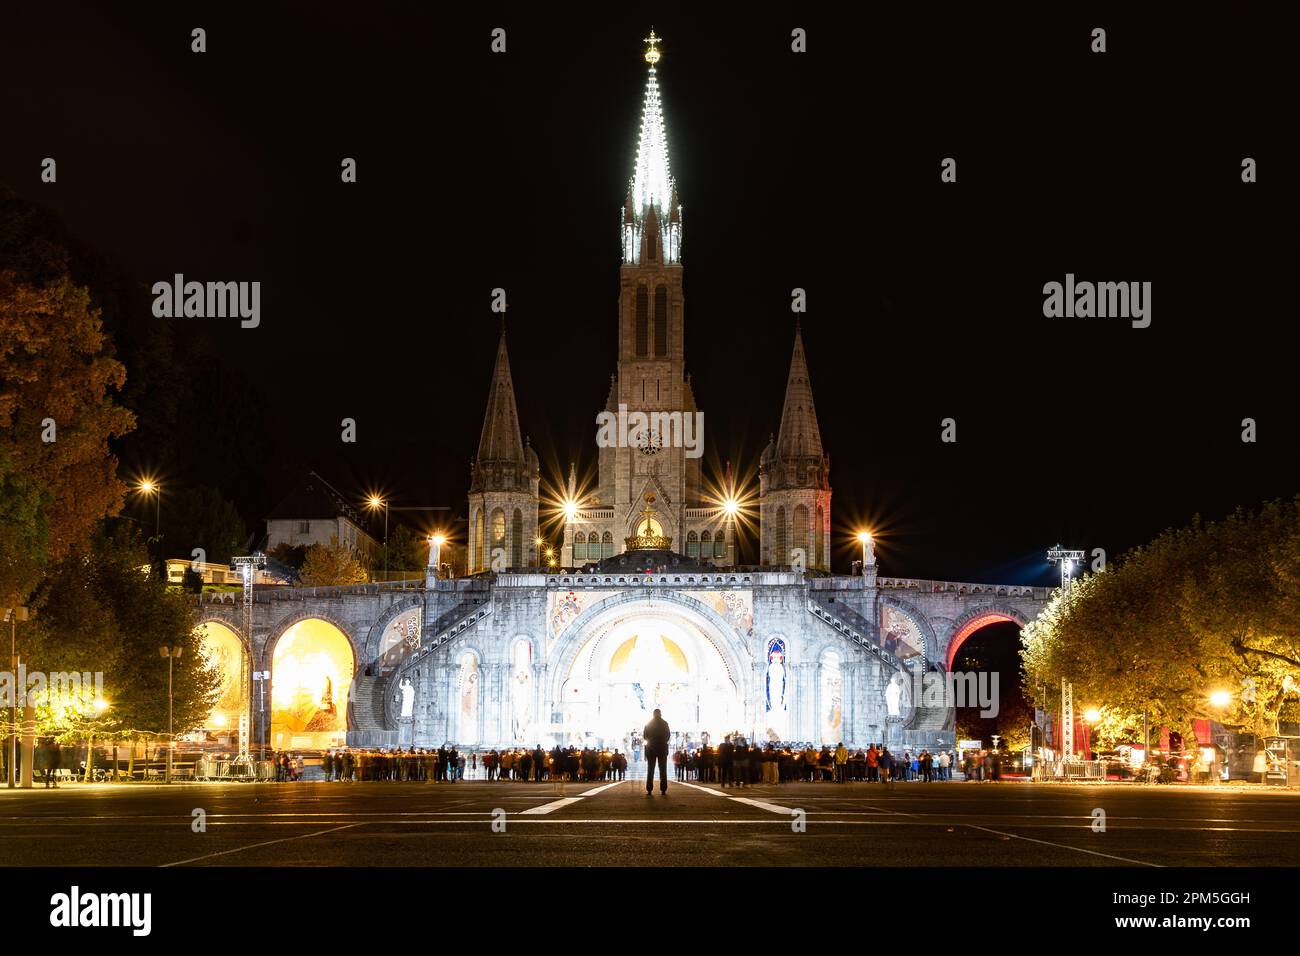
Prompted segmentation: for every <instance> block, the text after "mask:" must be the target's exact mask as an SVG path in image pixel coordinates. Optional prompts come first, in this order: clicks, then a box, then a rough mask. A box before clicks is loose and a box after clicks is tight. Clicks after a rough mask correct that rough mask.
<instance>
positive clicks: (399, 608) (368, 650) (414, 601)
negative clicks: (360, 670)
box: [357, 597, 424, 666]
mask: <svg viewBox="0 0 1300 956" xmlns="http://www.w3.org/2000/svg"><path fill="white" fill-rule="evenodd" d="M417 607H418V608H423V607H424V598H423V597H408V598H401V599H399V600H397V601H394V602H393V603H392V604H390V605H389V606H388V609H387V610H386V611H384V612H383V613H382V614H380V615H379V617H378V618H377V619H376V620H375V623H374V624H372V625H370V630H368V631H367V632H366V637H365V640H364V641H363V642H362V645H361V646H362V649H363V651H364V656H358V657H357V663H358V664H359V665H361V666H365V665H366V664H372V663H374V662H375V661H376V660H378V658H379V645H380V644H381V643H382V642H383V640H384V631H386V630H388V625H389V624H392V623H393V621H394V620H396V619H397V618H399V617H401V616H402V615H403V614H405V613H406V612H407V611H409V610H411V609H412V608H417ZM421 630H423V626H422V627H421Z"/></svg>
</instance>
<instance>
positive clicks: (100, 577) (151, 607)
mask: <svg viewBox="0 0 1300 956" xmlns="http://www.w3.org/2000/svg"><path fill="white" fill-rule="evenodd" d="M148 562H149V558H148V553H147V551H146V549H145V547H144V545H143V542H142V541H141V540H140V538H139V532H138V531H135V530H134V529H118V530H117V531H116V532H115V533H114V534H113V535H112V536H109V535H97V536H96V537H95V539H94V540H93V542H92V546H91V548H90V550H89V552H88V553H87V554H84V555H73V556H69V557H67V558H65V559H64V560H63V561H61V562H60V563H59V564H58V565H56V566H55V567H54V568H52V569H51V572H50V573H49V574H48V575H47V576H46V578H45V580H44V582H43V583H42V584H41V587H40V588H39V590H38V591H37V593H36V595H35V596H34V598H33V603H35V604H36V605H37V606H38V609H39V613H38V615H37V616H36V618H35V620H34V621H32V622H31V623H30V624H28V625H26V626H25V627H24V630H23V632H22V639H21V641H20V648H19V649H20V651H21V652H22V655H23V659H24V661H26V662H27V666H28V669H29V670H39V671H42V672H45V673H54V672H78V673H83V672H90V673H92V674H93V673H95V672H100V673H102V674H103V699H104V700H106V701H107V702H108V707H107V708H106V709H104V710H103V711H102V712H97V711H95V710H94V707H93V705H94V699H93V697H91V696H89V695H87V697H86V698H85V699H84V700H83V701H81V702H80V706H69V705H68V702H63V704H62V705H61V706H58V707H54V708H45V709H44V710H43V711H42V717H43V722H44V723H45V726H44V727H43V728H42V731H43V732H50V733H57V734H59V735H61V736H63V737H65V738H69V739H75V738H77V737H80V736H84V735H85V732H86V730H87V729H88V728H89V727H94V728H95V736H96V737H100V738H103V737H110V736H117V737H136V736H142V735H146V734H163V733H166V730H167V699H168V698H167V659H166V658H163V657H161V656H160V655H159V653H158V648H160V647H177V646H179V647H181V648H182V653H181V657H180V658H179V659H177V660H174V661H173V662H172V668H173V674H172V679H173V687H172V690H173V726H174V729H175V733H177V734H182V733H185V732H187V731H189V730H192V729H194V728H195V727H198V726H200V725H201V724H202V722H203V721H204V719H206V717H207V716H208V713H209V712H210V711H211V709H212V707H213V705H214V704H215V701H216V697H217V694H218V692H219V686H220V674H219V672H218V671H217V670H216V669H215V668H209V667H208V665H207V663H206V659H205V658H204V656H203V654H202V652H201V638H200V636H199V635H198V634H197V633H196V632H195V629H194V620H193V610H192V607H191V605H190V604H189V603H188V602H187V600H186V598H185V597H184V596H182V595H180V594H177V593H174V592H170V591H168V589H167V586H166V584H165V582H164V581H163V580H162V579H161V578H160V577H158V576H157V575H154V574H147V573H146V571H147V568H148Z"/></svg>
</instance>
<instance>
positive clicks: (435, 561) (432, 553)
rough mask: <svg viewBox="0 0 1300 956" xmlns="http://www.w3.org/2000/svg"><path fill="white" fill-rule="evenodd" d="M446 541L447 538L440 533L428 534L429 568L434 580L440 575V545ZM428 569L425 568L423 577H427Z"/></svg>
mask: <svg viewBox="0 0 1300 956" xmlns="http://www.w3.org/2000/svg"><path fill="white" fill-rule="evenodd" d="M446 542H447V539H446V538H445V537H444V536H443V535H441V534H438V533H436V532H435V533H434V534H431V535H429V569H431V570H432V571H433V579H434V580H435V581H436V580H437V579H438V578H440V577H442V546H443V545H444V544H445V543H446ZM429 569H426V572H425V577H428V570H429Z"/></svg>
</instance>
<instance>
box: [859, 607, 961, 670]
mask: <svg viewBox="0 0 1300 956" xmlns="http://www.w3.org/2000/svg"><path fill="white" fill-rule="evenodd" d="M880 603H881V604H887V605H888V606H889V607H892V608H893V609H894V610H896V611H899V612H900V613H902V614H906V615H907V616H908V617H910V618H911V619H912V620H913V621H914V622H915V623H916V626H917V627H918V628H920V631H921V638H922V640H924V641H925V662H926V664H933V663H935V662H936V661H938V660H939V659H940V658H941V657H942V656H943V655H942V654H940V653H939V638H938V635H937V634H935V632H934V627H933V626H932V625H931V624H930V619H929V618H928V617H926V616H925V615H924V614H923V613H922V612H921V609H920V608H918V607H917V606H916V605H915V604H912V603H911V602H910V601H905V600H903V599H902V598H900V597H895V596H894V595H892V594H882V595H881V596H880ZM872 623H873V624H879V623H880V622H879V621H873V622H872ZM882 640H883V639H882ZM945 646H946V645H945Z"/></svg>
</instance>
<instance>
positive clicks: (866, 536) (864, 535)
mask: <svg viewBox="0 0 1300 956" xmlns="http://www.w3.org/2000/svg"><path fill="white" fill-rule="evenodd" d="M858 540H859V541H861V542H862V543H863V544H866V543H867V542H868V541H870V540H871V532H870V531H859V532H858Z"/></svg>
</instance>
